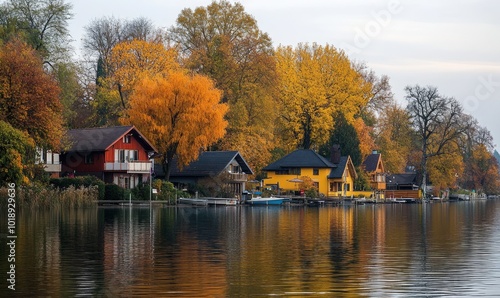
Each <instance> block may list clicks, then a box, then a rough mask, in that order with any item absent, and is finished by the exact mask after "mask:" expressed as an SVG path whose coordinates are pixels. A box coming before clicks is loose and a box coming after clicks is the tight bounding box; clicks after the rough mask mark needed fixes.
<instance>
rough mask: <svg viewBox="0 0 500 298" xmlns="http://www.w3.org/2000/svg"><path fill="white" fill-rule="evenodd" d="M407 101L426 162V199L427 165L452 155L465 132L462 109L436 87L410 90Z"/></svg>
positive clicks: (423, 164)
mask: <svg viewBox="0 0 500 298" xmlns="http://www.w3.org/2000/svg"><path fill="white" fill-rule="evenodd" d="M405 91H406V93H407V95H406V100H407V101H408V106H407V109H408V112H409V114H410V116H411V119H412V123H413V127H414V129H415V131H416V132H417V135H416V136H417V138H418V139H417V140H418V142H419V144H420V152H421V153H422V158H421V162H420V169H421V171H422V191H423V195H424V198H425V196H426V186H427V174H428V168H427V161H428V159H429V158H431V157H434V156H438V155H443V154H447V153H449V152H448V151H447V149H448V148H450V146H447V145H448V144H449V143H450V142H454V141H456V139H457V138H458V137H459V135H460V134H461V133H462V132H463V126H462V125H461V124H462V119H463V113H462V107H461V105H460V103H459V102H458V101H457V100H455V99H454V98H451V97H446V96H442V95H440V94H439V93H438V90H437V88H435V87H431V86H429V87H421V86H419V85H415V86H407V87H406V88H405Z"/></svg>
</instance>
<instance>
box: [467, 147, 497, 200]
mask: <svg viewBox="0 0 500 298" xmlns="http://www.w3.org/2000/svg"><path fill="white" fill-rule="evenodd" d="M471 174H472V177H470V178H471V179H470V180H471V181H472V185H470V186H471V187H472V188H473V189H475V190H477V191H478V192H485V193H488V194H493V193H498V192H499V191H500V174H499V172H498V163H497V160H496V158H495V157H494V156H493V154H491V152H489V151H488V149H487V148H486V146H485V145H484V144H478V145H476V146H475V147H474V149H473V152H472V157H471Z"/></svg>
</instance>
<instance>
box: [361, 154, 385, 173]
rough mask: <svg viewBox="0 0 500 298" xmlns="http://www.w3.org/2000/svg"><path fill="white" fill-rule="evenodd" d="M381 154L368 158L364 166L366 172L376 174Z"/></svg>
mask: <svg viewBox="0 0 500 298" xmlns="http://www.w3.org/2000/svg"><path fill="white" fill-rule="evenodd" d="M380 157H381V154H380V153H377V154H370V155H368V156H367V157H366V159H365V161H364V162H363V166H364V167H365V171H367V172H375V171H376V170H377V166H378V162H379V160H380Z"/></svg>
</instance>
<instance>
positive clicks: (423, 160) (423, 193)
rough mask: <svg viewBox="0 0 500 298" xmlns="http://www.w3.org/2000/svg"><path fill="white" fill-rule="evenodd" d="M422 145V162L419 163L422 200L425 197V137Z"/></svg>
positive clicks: (423, 200)
mask: <svg viewBox="0 0 500 298" xmlns="http://www.w3.org/2000/svg"><path fill="white" fill-rule="evenodd" d="M423 143H424V144H423V145H422V162H421V164H420V167H421V171H422V185H421V188H422V202H425V199H426V198H427V139H424V142H423Z"/></svg>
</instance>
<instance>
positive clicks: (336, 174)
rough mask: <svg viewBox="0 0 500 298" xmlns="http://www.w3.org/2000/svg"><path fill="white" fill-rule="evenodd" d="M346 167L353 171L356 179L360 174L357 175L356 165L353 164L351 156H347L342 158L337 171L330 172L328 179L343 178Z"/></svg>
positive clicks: (352, 173)
mask: <svg viewBox="0 0 500 298" xmlns="http://www.w3.org/2000/svg"><path fill="white" fill-rule="evenodd" d="M346 167H347V168H348V169H349V170H350V171H351V175H352V176H354V177H355V178H357V177H358V174H357V173H356V169H355V168H354V164H353V163H352V160H351V157H350V156H349V155H347V156H341V157H340V161H339V163H338V164H337V167H336V168H335V169H332V171H331V172H330V175H328V179H339V178H342V176H343V175H344V170H345V169H346Z"/></svg>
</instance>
